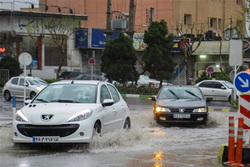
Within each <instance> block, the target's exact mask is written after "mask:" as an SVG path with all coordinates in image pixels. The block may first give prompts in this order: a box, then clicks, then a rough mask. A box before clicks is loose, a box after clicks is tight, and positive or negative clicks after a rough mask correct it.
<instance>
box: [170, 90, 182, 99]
mask: <svg viewBox="0 0 250 167" xmlns="http://www.w3.org/2000/svg"><path fill="white" fill-rule="evenodd" d="M168 91H169V92H171V93H172V94H173V95H174V96H175V97H176V98H177V99H180V98H179V97H178V96H177V95H176V94H175V93H174V92H173V91H172V90H170V89H168Z"/></svg>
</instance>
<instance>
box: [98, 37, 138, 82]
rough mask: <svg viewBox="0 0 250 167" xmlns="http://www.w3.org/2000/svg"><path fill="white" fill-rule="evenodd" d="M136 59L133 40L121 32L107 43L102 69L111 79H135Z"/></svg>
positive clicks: (121, 80) (122, 80) (120, 80)
mask: <svg viewBox="0 0 250 167" xmlns="http://www.w3.org/2000/svg"><path fill="white" fill-rule="evenodd" d="M136 60H137V59H136V51H135V49H134V47H133V40H132V39H130V38H129V37H128V36H126V35H124V34H123V33H120V34H119V36H118V38H116V39H114V40H110V41H108V42H107V43H106V46H105V49H104V51H103V55H102V57H101V61H102V62H101V71H102V72H104V73H105V74H106V76H107V78H108V79H109V80H111V81H112V80H115V81H117V82H120V83H126V82H127V81H130V80H135V77H136V75H137V72H136V69H135V64H136Z"/></svg>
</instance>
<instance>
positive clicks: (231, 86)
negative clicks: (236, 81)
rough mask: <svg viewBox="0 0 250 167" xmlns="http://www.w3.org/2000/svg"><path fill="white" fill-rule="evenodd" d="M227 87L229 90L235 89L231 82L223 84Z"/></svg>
mask: <svg viewBox="0 0 250 167" xmlns="http://www.w3.org/2000/svg"><path fill="white" fill-rule="evenodd" d="M223 83H224V84H225V85H226V87H227V88H229V89H233V88H234V85H233V84H232V83H231V82H228V81H225V82H223Z"/></svg>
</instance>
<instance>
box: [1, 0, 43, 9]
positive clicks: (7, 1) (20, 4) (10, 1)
mask: <svg viewBox="0 0 250 167" xmlns="http://www.w3.org/2000/svg"><path fill="white" fill-rule="evenodd" d="M30 3H33V4H34V5H35V8H36V7H38V4H39V0H0V9H8V10H11V8H12V6H14V10H20V8H31V4H30Z"/></svg>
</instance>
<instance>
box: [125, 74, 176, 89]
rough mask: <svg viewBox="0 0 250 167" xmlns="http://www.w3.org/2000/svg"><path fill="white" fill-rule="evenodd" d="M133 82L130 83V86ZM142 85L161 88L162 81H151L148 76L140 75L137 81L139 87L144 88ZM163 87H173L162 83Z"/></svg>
mask: <svg viewBox="0 0 250 167" xmlns="http://www.w3.org/2000/svg"><path fill="white" fill-rule="evenodd" d="M130 83H131V82H128V84H130ZM142 85H150V86H153V87H156V88H158V87H159V86H160V81H158V80H156V79H151V78H149V76H147V75H140V76H139V79H138V80H137V86H142ZM162 85H172V84H170V83H168V82H162Z"/></svg>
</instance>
